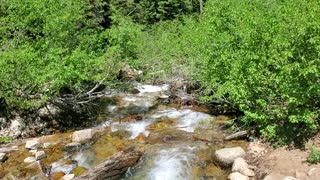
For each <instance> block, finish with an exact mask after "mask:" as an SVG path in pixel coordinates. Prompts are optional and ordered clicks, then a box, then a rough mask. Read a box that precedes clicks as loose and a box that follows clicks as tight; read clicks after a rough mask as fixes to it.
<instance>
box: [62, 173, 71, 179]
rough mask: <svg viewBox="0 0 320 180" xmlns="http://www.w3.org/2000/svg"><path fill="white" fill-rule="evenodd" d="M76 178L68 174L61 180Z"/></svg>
mask: <svg viewBox="0 0 320 180" xmlns="http://www.w3.org/2000/svg"><path fill="white" fill-rule="evenodd" d="M73 178H74V174H67V175H64V176H63V177H62V178H61V180H71V179H73Z"/></svg>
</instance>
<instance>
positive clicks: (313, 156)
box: [307, 147, 320, 164]
mask: <svg viewBox="0 0 320 180" xmlns="http://www.w3.org/2000/svg"><path fill="white" fill-rule="evenodd" d="M310 151H311V152H310V155H309V157H308V159H307V161H308V162H309V163H311V164H318V163H320V151H318V150H317V149H316V148H314V147H312V148H311V149H310Z"/></svg>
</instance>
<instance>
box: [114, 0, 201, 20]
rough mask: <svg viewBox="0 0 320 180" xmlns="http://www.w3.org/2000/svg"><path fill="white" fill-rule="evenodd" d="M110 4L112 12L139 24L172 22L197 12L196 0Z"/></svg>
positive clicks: (143, 0) (120, 0)
mask: <svg viewBox="0 0 320 180" xmlns="http://www.w3.org/2000/svg"><path fill="white" fill-rule="evenodd" d="M110 4H111V6H112V7H113V10H114V11H118V12H120V13H121V14H122V15H123V16H130V17H132V19H133V20H134V21H135V22H138V23H141V24H153V23H155V22H158V21H165V20H173V19H175V18H179V17H182V15H184V14H192V13H195V12H198V11H199V1H198V0H182V1H181V0H154V1H150V0H139V1H134V0H129V1H128V0H111V1H110Z"/></svg>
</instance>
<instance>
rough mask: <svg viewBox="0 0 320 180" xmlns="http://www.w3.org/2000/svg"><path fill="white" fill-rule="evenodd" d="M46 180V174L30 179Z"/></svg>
mask: <svg viewBox="0 0 320 180" xmlns="http://www.w3.org/2000/svg"><path fill="white" fill-rule="evenodd" d="M45 179H48V177H46V175H45V174H44V173H40V174H37V175H35V176H32V177H31V178H30V180H45Z"/></svg>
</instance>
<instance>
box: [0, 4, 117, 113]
mask: <svg viewBox="0 0 320 180" xmlns="http://www.w3.org/2000/svg"><path fill="white" fill-rule="evenodd" d="M103 8H104V3H103V2H102V1H99V0H98V1H95V2H94V3H89V1H82V0H75V1H74V0H66V1H42V0H33V1H22V0H3V1H1V5H0V9H1V14H0V15H1V16H0V22H1V26H0V37H1V41H0V47H1V51H0V77H1V81H0V98H5V100H6V102H7V103H8V105H9V106H11V107H16V108H23V109H30V108H35V107H39V106H40V105H41V104H42V103H43V102H45V101H47V100H48V98H51V97H52V96H55V95H58V94H59V92H60V90H61V89H63V88H65V89H69V90H70V91H71V92H81V91H82V90H83V89H82V84H83V82H88V81H89V82H90V81H91V82H94V81H99V80H101V79H102V78H103V77H106V78H107V80H112V79H113V78H114V77H115V75H116V73H117V71H118V70H117V68H115V66H116V64H117V62H113V61H110V60H109V59H107V55H106V53H107V39H106V38H107V37H106V35H105V34H104V33H105V29H104V28H103V27H102V24H103V21H104V19H103V18H104V12H103Z"/></svg>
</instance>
